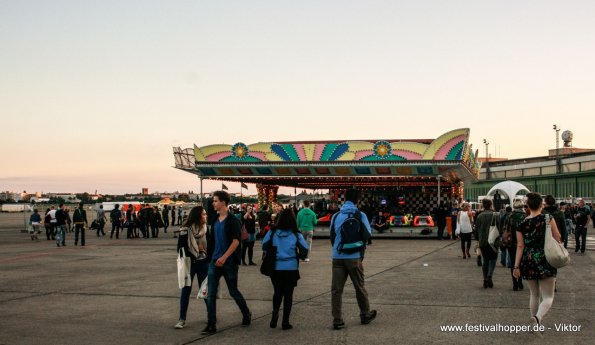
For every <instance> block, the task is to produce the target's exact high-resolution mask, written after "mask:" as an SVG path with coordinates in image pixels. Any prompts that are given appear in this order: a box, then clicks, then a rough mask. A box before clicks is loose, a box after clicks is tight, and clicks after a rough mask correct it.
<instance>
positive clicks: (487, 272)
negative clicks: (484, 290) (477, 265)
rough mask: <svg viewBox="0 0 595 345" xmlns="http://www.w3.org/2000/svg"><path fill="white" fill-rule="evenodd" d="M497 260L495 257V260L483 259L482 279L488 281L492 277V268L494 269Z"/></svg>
mask: <svg viewBox="0 0 595 345" xmlns="http://www.w3.org/2000/svg"><path fill="white" fill-rule="evenodd" d="M497 258H498V257H497V256H496V257H495V258H490V259H486V258H485V257H484V258H483V266H482V271H483V279H488V278H491V277H492V275H493V274H494V268H496V261H497V260H498V259H497Z"/></svg>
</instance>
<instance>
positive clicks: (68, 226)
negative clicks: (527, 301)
mask: <svg viewBox="0 0 595 345" xmlns="http://www.w3.org/2000/svg"><path fill="white" fill-rule="evenodd" d="M64 212H65V213H66V232H74V228H73V227H72V219H71V218H70V209H69V208H68V207H66V208H64Z"/></svg>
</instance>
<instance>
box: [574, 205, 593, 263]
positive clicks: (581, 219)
mask: <svg viewBox="0 0 595 345" xmlns="http://www.w3.org/2000/svg"><path fill="white" fill-rule="evenodd" d="M577 206H578V207H577V208H576V214H575V219H576V227H575V228H574V240H575V248H574V252H575V253H577V252H578V251H579V250H580V251H581V254H585V248H586V245H587V226H588V225H589V220H590V219H591V209H590V208H589V206H586V205H585V200H583V199H579V200H578V205H577Z"/></svg>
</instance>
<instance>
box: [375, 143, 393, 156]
mask: <svg viewBox="0 0 595 345" xmlns="http://www.w3.org/2000/svg"><path fill="white" fill-rule="evenodd" d="M391 153H392V147H391V145H390V143H389V142H388V141H384V140H380V141H377V142H376V144H374V155H375V156H376V157H378V158H380V159H387V158H388V157H389V156H390V155H391Z"/></svg>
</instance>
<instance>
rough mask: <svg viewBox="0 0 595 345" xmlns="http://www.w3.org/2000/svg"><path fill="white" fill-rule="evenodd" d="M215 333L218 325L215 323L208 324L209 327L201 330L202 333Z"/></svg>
mask: <svg viewBox="0 0 595 345" xmlns="http://www.w3.org/2000/svg"><path fill="white" fill-rule="evenodd" d="M215 333H217V327H215V325H207V327H205V329H203V330H202V332H200V334H202V335H211V334H215Z"/></svg>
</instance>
